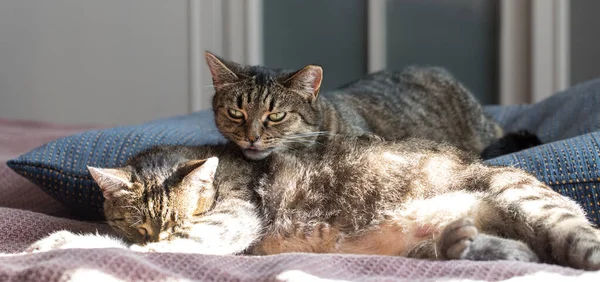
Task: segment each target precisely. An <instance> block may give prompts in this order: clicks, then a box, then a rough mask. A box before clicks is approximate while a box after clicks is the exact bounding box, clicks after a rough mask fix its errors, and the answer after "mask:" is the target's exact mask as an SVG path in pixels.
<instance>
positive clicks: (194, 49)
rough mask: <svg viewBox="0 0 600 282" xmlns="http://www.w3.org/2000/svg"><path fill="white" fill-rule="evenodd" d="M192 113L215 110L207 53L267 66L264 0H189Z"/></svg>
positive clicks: (240, 61)
mask: <svg viewBox="0 0 600 282" xmlns="http://www.w3.org/2000/svg"><path fill="white" fill-rule="evenodd" d="M188 11H189V12H188V38H189V40H188V57H189V68H188V69H189V105H190V107H189V111H190V112H194V111H199V110H203V109H209V108H210V107H211V97H212V94H213V93H214V89H213V88H212V79H211V77H210V72H209V70H208V68H207V67H206V63H205V61H204V51H211V52H214V53H215V54H217V55H219V56H222V57H224V58H227V59H229V60H232V61H235V62H238V63H241V64H250V65H260V64H262V63H263V45H262V44H263V36H262V31H263V25H262V18H263V17H262V0H244V1H237V0H188Z"/></svg>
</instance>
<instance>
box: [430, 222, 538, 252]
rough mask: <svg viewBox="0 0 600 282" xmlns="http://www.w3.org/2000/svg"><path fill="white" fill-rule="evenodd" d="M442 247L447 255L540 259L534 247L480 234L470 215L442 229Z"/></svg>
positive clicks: (440, 246) (440, 244) (440, 245)
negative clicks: (532, 248)
mask: <svg viewBox="0 0 600 282" xmlns="http://www.w3.org/2000/svg"><path fill="white" fill-rule="evenodd" d="M439 248H440V250H441V252H442V255H443V257H444V258H445V259H466V260H479V261H491V260H511V261H523V262H538V261H539V258H538V256H537V255H536V254H535V253H534V252H533V251H532V250H531V248H529V246H527V245H526V244H524V243H522V242H519V241H516V240H512V239H506V238H500V237H496V236H491V235H487V234H480V233H479V232H478V230H477V227H475V221H474V220H473V219H472V218H470V217H464V218H461V219H459V220H457V221H454V222H452V223H451V224H449V225H448V226H447V227H446V228H445V229H444V231H443V232H442V235H441V238H440V242H439Z"/></svg>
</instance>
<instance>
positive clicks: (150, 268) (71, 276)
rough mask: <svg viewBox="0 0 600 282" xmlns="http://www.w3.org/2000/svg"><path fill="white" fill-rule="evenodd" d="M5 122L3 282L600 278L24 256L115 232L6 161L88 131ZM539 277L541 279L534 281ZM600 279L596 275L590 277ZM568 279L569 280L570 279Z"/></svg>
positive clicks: (315, 261) (332, 264) (356, 260)
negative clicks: (58, 241)
mask: <svg viewBox="0 0 600 282" xmlns="http://www.w3.org/2000/svg"><path fill="white" fill-rule="evenodd" d="M83 129H85V127H67V126H58V125H50V124H42V123H29V122H14V121H6V120H0V281H79V280H85V281H90V279H92V278H94V279H96V280H94V281H276V280H283V281H332V280H346V281H439V280H445V281H449V280H461V281H465V280H487V281H489V280H504V279H509V278H513V279H511V280H519V279H527V280H531V279H536V280H537V279H550V278H556V277H554V276H570V277H569V279H570V280H573V279H576V278H577V279H578V280H579V279H581V280H588V279H590V278H593V279H595V280H598V278H600V273H597V272H587V273H586V272H584V271H579V270H574V269H569V268H565V267H559V266H552V265H545V264H533V263H518V262H469V261H450V262H432V261H423V260H414V259H406V258H401V257H384V256H356V255H317V254H285V255H277V256H265V257H248V256H208V255H189V254H174V253H149V254H144V253H134V252H131V251H128V250H121V249H89V250H86V249H72V250H56V251H50V252H45V253H36V254H19V252H21V251H23V250H24V249H25V248H26V247H27V246H28V245H29V244H31V243H32V242H34V241H36V240H38V239H40V238H42V237H44V236H45V235H47V234H48V233H50V232H52V231H56V230H60V229H68V230H72V231H80V232H96V231H98V232H100V233H105V232H110V230H109V228H108V227H107V225H105V224H102V223H95V222H84V221H78V220H76V219H73V218H74V217H73V216H72V215H69V213H68V210H67V209H66V208H65V207H63V206H62V205H61V204H60V203H58V202H56V201H55V200H53V199H52V198H50V197H49V196H47V195H46V194H44V193H43V192H42V191H41V190H40V189H38V188H37V187H36V186H35V185H33V184H32V183H30V182H28V181H27V180H25V179H24V178H22V177H20V176H18V175H17V174H15V173H13V172H12V171H11V170H10V169H9V168H8V167H7V166H6V164H5V162H6V161H7V160H9V159H11V158H13V157H15V156H18V155H19V154H21V153H24V152H26V151H28V150H30V149H32V148H34V147H36V146H39V145H41V144H43V143H45V142H48V141H50V140H53V139H55V138H58V137H61V136H64V135H68V134H72V133H75V132H77V131H80V130H83ZM532 276H534V277H532ZM590 276H594V277H590ZM561 280H564V277H563V279H561Z"/></svg>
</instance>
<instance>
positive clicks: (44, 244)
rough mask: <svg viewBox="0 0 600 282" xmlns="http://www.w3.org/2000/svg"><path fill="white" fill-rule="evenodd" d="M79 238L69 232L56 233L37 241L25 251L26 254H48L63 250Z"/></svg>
mask: <svg viewBox="0 0 600 282" xmlns="http://www.w3.org/2000/svg"><path fill="white" fill-rule="evenodd" d="M76 237H77V234H74V233H72V232H70V231H67V230H61V231H56V232H54V233H51V234H50V235H48V236H46V237H45V238H43V239H40V240H38V241H36V242H35V243H33V244H31V246H29V248H27V249H26V250H25V252H26V253H37V252H47V251H50V250H55V249H62V248H63V247H64V246H65V245H66V244H68V243H69V242H71V241H73V240H74V239H75V238H76Z"/></svg>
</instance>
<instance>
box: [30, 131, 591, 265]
mask: <svg viewBox="0 0 600 282" xmlns="http://www.w3.org/2000/svg"><path fill="white" fill-rule="evenodd" d="M231 146H234V145H217V146H205V147H157V148H154V149H151V150H149V151H147V152H144V153H142V154H140V155H138V156H136V157H134V158H132V159H131V160H130V161H129V162H128V165H127V166H126V167H123V168H117V169H100V168H90V172H91V173H92V175H93V177H94V178H95V179H96V181H97V182H98V184H99V186H100V187H101V189H102V191H103V193H104V196H105V197H106V202H105V212H106V218H107V221H108V222H109V224H110V225H111V226H112V227H114V229H115V230H116V231H117V232H118V233H119V234H120V235H122V236H124V237H125V238H127V239H128V240H129V241H130V242H133V243H136V244H134V245H133V247H132V248H133V249H137V250H143V251H159V252H163V251H171V252H195V253H211V254H236V253H243V252H245V253H250V254H277V253H282V252H316V253H353V254H379V255H400V256H407V257H413V258H425V259H471V260H500V259H508V260H522V261H538V260H539V261H542V262H553V263H557V264H560V265H565V266H571V267H575V268H581V269H594V270H595V269H600V231H598V230H596V229H594V228H593V227H592V226H591V224H590V222H589V221H588V220H587V219H586V218H585V215H584V213H583V211H582V209H581V208H580V207H579V206H578V205H577V204H575V203H574V202H573V201H572V200H570V199H568V198H566V197H563V196H561V195H559V194H558V193H556V192H554V191H552V190H551V189H550V188H548V187H547V186H545V185H544V184H542V183H541V182H539V181H538V180H536V179H535V178H534V177H533V176H531V175H529V174H527V173H525V172H523V171H521V170H518V169H514V168H505V167H489V166H486V165H483V164H481V163H480V162H479V161H477V158H475V157H473V156H472V155H470V154H468V153H466V152H464V151H460V150H457V149H455V148H454V147H451V146H447V145H440V144H437V143H434V142H430V141H425V140H412V139H410V140H405V141H401V142H398V143H390V142H386V141H382V140H381V139H379V138H378V137H376V136H375V135H366V136H362V137H357V138H342V137H339V136H332V137H331V140H330V142H329V144H328V145H327V146H318V147H317V148H318V150H315V151H313V152H306V153H305V154H280V153H277V152H275V153H273V154H272V155H271V156H270V157H269V158H267V159H266V160H265V161H263V162H254V163H249V162H248V161H246V160H245V158H244V157H243V156H242V155H241V154H239V151H238V150H231V148H232V147H231ZM213 156H218V158H219V160H218V161H217V158H215V157H213ZM217 163H218V165H217ZM57 234H58V235H57ZM57 234H54V235H52V236H50V237H49V238H46V239H44V240H42V241H40V242H38V243H37V244H36V245H34V246H32V250H45V249H51V248H60V247H61V246H62V245H64V243H61V242H62V241H60V240H63V241H64V239H62V238H63V237H65V236H66V235H65V234H69V233H65V232H64V231H63V232H62V234H61V233H57ZM69 236H73V235H72V234H70V235H69ZM66 237H68V236H66ZM76 238H77V236H75V237H73V238H71V239H69V240H76Z"/></svg>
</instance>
